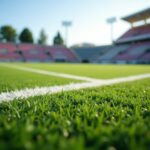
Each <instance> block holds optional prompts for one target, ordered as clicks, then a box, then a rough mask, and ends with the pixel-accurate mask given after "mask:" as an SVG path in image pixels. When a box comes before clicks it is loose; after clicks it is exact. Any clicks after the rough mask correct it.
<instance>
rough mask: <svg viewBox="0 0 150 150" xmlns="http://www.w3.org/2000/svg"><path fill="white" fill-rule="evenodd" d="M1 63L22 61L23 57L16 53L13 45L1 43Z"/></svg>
mask: <svg viewBox="0 0 150 150" xmlns="http://www.w3.org/2000/svg"><path fill="white" fill-rule="evenodd" d="M0 61H4V62H8V61H22V57H21V56H20V55H19V54H18V53H17V51H16V45H15V44H13V43H0Z"/></svg>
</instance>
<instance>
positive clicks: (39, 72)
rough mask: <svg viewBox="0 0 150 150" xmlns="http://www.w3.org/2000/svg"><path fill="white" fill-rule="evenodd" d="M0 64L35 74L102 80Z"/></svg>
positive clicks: (89, 80) (83, 79)
mask: <svg viewBox="0 0 150 150" xmlns="http://www.w3.org/2000/svg"><path fill="white" fill-rule="evenodd" d="M1 65H2V66H5V67H8V68H14V69H17V70H22V71H27V72H32V73H37V74H43V75H49V76H55V77H61V78H68V79H74V80H82V81H88V82H92V81H102V80H100V79H94V78H89V77H83V76H77V75H71V74H65V73H58V72H53V71H46V70H41V69H35V68H31V67H23V66H18V65H8V64H1Z"/></svg>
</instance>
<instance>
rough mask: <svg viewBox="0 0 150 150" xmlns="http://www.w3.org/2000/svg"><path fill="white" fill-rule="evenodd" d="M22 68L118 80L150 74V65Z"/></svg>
mask: <svg viewBox="0 0 150 150" xmlns="http://www.w3.org/2000/svg"><path fill="white" fill-rule="evenodd" d="M19 65H22V66H27V67H33V68H38V69H42V70H49V71H55V72H62V73H67V74H73V75H79V76H87V77H93V78H102V79H108V78H117V77H124V76H130V75H137V74H144V73H150V65H97V64H65V63H64V64H59V63H58V64H40V63H26V64H24V63H22V64H19Z"/></svg>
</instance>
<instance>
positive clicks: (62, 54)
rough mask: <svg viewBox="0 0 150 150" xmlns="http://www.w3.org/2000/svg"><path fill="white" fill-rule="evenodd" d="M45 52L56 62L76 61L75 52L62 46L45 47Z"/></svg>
mask: <svg viewBox="0 0 150 150" xmlns="http://www.w3.org/2000/svg"><path fill="white" fill-rule="evenodd" d="M45 50H46V52H47V53H48V54H49V55H50V56H51V57H52V59H53V60H54V61H56V62H77V61H78V58H77V56H76V54H75V53H74V52H73V51H71V50H70V49H68V48H66V47H64V46H51V47H45Z"/></svg>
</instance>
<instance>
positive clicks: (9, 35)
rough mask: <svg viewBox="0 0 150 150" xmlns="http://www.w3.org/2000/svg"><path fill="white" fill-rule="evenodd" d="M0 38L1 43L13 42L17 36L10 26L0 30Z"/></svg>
mask: <svg viewBox="0 0 150 150" xmlns="http://www.w3.org/2000/svg"><path fill="white" fill-rule="evenodd" d="M0 36H1V37H0V38H1V41H3V40H5V41H6V42H15V41H16V36H17V34H16V30H15V29H14V28H13V27H12V26H10V25H5V26H2V27H1V28H0Z"/></svg>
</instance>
